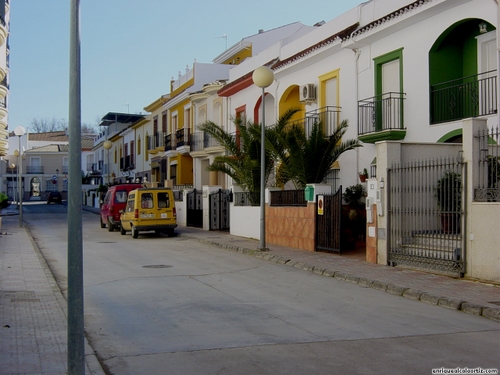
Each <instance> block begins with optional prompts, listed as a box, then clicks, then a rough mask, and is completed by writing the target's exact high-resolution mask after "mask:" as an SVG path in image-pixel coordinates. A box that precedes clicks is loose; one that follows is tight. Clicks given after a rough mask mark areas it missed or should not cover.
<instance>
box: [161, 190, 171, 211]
mask: <svg viewBox="0 0 500 375" xmlns="http://www.w3.org/2000/svg"><path fill="white" fill-rule="evenodd" d="M169 207H170V199H169V197H168V193H158V208H169Z"/></svg>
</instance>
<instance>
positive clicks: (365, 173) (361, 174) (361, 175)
mask: <svg viewBox="0 0 500 375" xmlns="http://www.w3.org/2000/svg"><path fill="white" fill-rule="evenodd" d="M367 178H368V171H367V170H366V168H365V169H363V171H362V172H359V180H360V181H361V182H365V181H366V179H367Z"/></svg>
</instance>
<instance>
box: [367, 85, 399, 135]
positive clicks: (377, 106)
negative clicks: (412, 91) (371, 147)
mask: <svg viewBox="0 0 500 375" xmlns="http://www.w3.org/2000/svg"><path fill="white" fill-rule="evenodd" d="M405 97H406V94H405V93H401V92H388V93H384V94H381V95H377V96H374V97H371V98H367V99H363V100H360V101H358V138H359V140H360V141H362V142H364V143H375V142H378V141H387V140H401V139H404V138H405V136H406V129H405V128H404V121H403V118H404V116H403V110H404V106H403V103H404V102H403V101H404V100H405Z"/></svg>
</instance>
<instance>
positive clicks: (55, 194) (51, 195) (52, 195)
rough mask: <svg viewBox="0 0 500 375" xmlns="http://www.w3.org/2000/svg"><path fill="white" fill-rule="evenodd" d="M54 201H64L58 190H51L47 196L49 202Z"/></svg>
mask: <svg viewBox="0 0 500 375" xmlns="http://www.w3.org/2000/svg"><path fill="white" fill-rule="evenodd" d="M52 202H54V203H59V204H61V203H62V195H61V193H60V192H58V191H51V192H50V193H49V196H48V197H47V204H51V203H52Z"/></svg>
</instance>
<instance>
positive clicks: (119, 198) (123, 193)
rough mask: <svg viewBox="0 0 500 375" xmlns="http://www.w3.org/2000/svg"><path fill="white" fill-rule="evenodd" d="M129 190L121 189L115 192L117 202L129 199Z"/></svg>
mask: <svg viewBox="0 0 500 375" xmlns="http://www.w3.org/2000/svg"><path fill="white" fill-rule="evenodd" d="M127 195H128V194H127V191H126V190H119V191H117V192H116V193H115V203H125V202H126V201H127Z"/></svg>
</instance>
